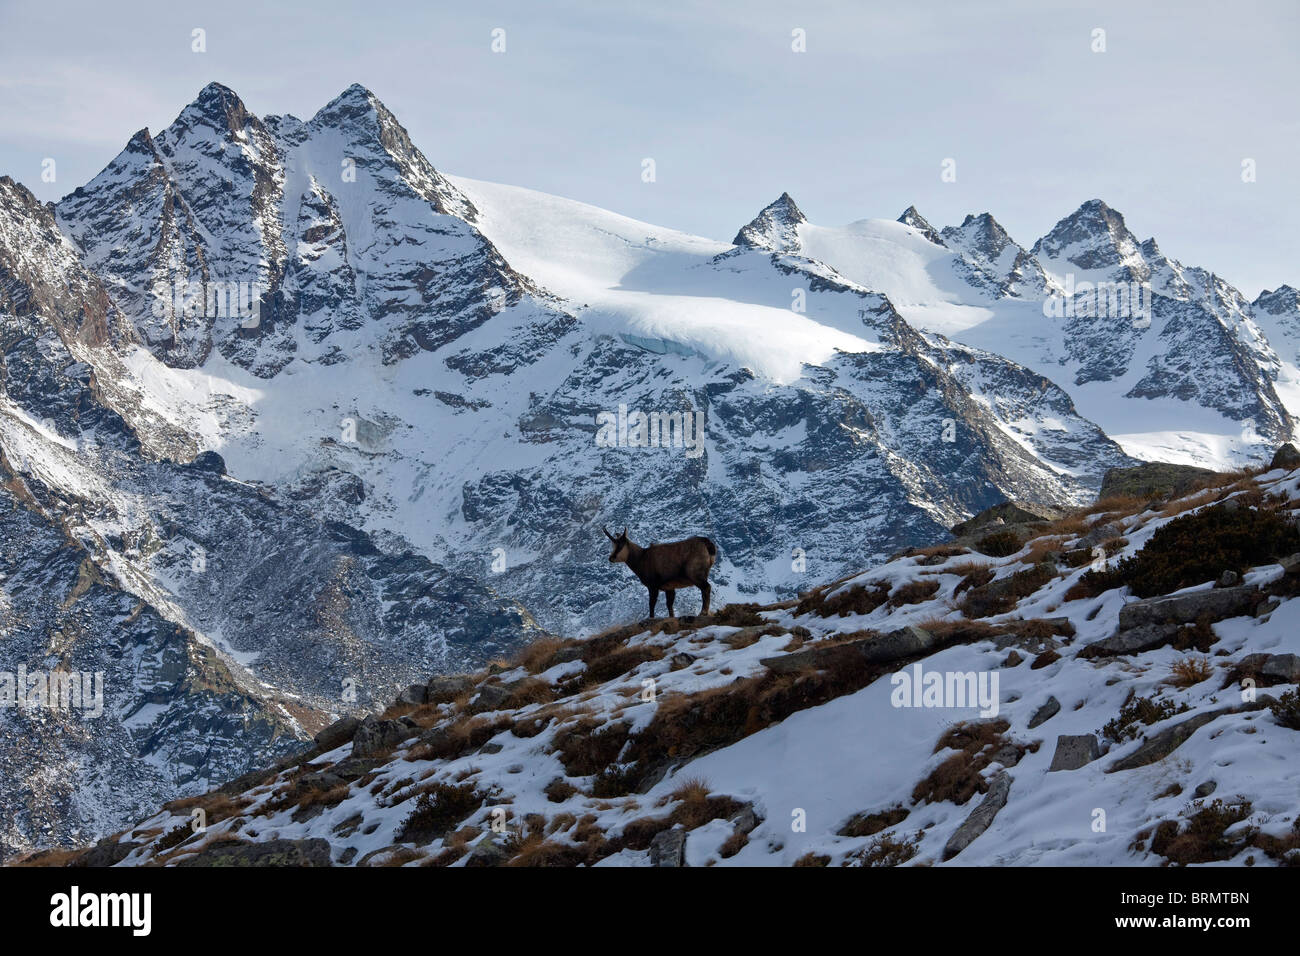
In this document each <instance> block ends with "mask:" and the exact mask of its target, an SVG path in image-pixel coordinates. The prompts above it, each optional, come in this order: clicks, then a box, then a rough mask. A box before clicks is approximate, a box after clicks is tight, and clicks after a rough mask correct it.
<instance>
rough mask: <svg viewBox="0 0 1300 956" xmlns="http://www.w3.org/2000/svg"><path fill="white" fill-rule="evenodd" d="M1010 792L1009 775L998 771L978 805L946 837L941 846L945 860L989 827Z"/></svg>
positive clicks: (949, 858)
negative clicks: (945, 842)
mask: <svg viewBox="0 0 1300 956" xmlns="http://www.w3.org/2000/svg"><path fill="white" fill-rule="evenodd" d="M1010 792H1011V777H1010V775H1008V774H1006V773H999V774H998V775H997V776H995V777H994V778H993V779H992V780H991V781H990V782H989V789H988V792H987V793H986V794H984V799H983V800H981V801H980V805H979V806H978V807H976V808H975V809H974V810H972V811H971V814H970V816H968V817H967V818H966V821H965V822H964V823H963V824H962V825H961V826H959V827H958V828H957V832H956V833H954V834H953V835H952V836H951V837H949V838H948V842H947V844H945V846H944V848H943V858H944V859H945V860H951V859H952V858H953V857H954V856H956V855H957V854H958V853H960V852H961V851H962V850H964V849H966V847H968V846H970V845H971V844H972V843H974V842H975V840H976V839H978V838H979V836H980V835H981V834H982V833H983V832H984V831H985V830H987V829H988V828H989V826H990V825H991V824H992V823H993V818H994V817H996V816H997V815H998V811H999V810H1001V809H1002V808H1003V807H1005V806H1006V805H1007V795H1008V794H1009V793H1010Z"/></svg>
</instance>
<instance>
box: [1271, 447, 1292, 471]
mask: <svg viewBox="0 0 1300 956" xmlns="http://www.w3.org/2000/svg"><path fill="white" fill-rule="evenodd" d="M1268 467H1269V470H1270V471H1272V470H1273V469H1274V468H1284V469H1286V470H1287V471H1290V470H1291V469H1293V468H1300V450H1297V449H1296V447H1295V445H1293V444H1291V443H1290V442H1287V443H1286V444H1285V445H1283V446H1282V447H1281V448H1279V449H1278V450H1277V451H1276V452H1275V453H1274V454H1273V460H1272V461H1271V462H1269V465H1268Z"/></svg>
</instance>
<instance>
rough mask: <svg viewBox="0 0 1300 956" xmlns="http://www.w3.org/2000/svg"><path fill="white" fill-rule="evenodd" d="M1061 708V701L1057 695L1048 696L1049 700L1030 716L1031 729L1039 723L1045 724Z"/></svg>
mask: <svg viewBox="0 0 1300 956" xmlns="http://www.w3.org/2000/svg"><path fill="white" fill-rule="evenodd" d="M1060 710H1061V702H1060V701H1059V700H1057V699H1056V698H1055V697H1049V698H1047V702H1046V703H1045V704H1043V706H1042V707H1039V708H1038V709H1037V710H1036V711H1034V716H1032V717H1030V718H1029V729H1030V730H1033V729H1034V728H1035V727H1037V726H1038V725H1039V724H1045V723H1047V721H1049V720H1051V719H1052V718H1053V717H1055V716H1056V715H1057V714H1058V713H1060Z"/></svg>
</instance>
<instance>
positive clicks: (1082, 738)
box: [1047, 734, 1101, 773]
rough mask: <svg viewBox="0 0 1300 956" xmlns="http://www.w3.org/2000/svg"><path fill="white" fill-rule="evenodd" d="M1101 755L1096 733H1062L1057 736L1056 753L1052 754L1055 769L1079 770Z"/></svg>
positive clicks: (1051, 768)
mask: <svg viewBox="0 0 1300 956" xmlns="http://www.w3.org/2000/svg"><path fill="white" fill-rule="evenodd" d="M1100 756H1101V749H1100V748H1099V747H1098V746H1097V736H1096V735H1095V734H1061V735H1060V736H1059V737H1057V738H1056V753H1054V754H1052V765H1051V766H1050V767H1048V768H1047V771H1048V773H1051V772H1052V771H1053V770H1078V769H1079V768H1080V767H1084V766H1087V765H1088V764H1090V763H1092V762H1093V761H1094V760H1096V759H1097V758H1098V757H1100Z"/></svg>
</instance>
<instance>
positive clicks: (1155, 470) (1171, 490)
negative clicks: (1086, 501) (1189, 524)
mask: <svg viewBox="0 0 1300 956" xmlns="http://www.w3.org/2000/svg"><path fill="white" fill-rule="evenodd" d="M1216 474H1217V472H1214V471H1211V470H1209V469H1208V468H1196V467H1194V466H1192V465H1171V464H1169V463H1168V462H1162V461H1151V462H1147V463H1146V464H1144V465H1137V466H1136V467H1133V468H1111V469H1110V470H1109V471H1107V472H1106V475H1105V477H1104V478H1102V480H1101V490H1100V491H1099V492H1098V493H1097V499H1098V500H1099V501H1100V500H1101V499H1103V498H1113V497H1115V496H1117V495H1132V496H1133V497H1135V498H1168V497H1172V496H1174V495H1178V494H1182V493H1183V492H1184V491H1188V490H1190V489H1192V488H1194V487H1195V486H1196V485H1198V484H1200V483H1201V482H1203V481H1205V480H1206V479H1207V478H1213V477H1214V476H1215V475H1216Z"/></svg>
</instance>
